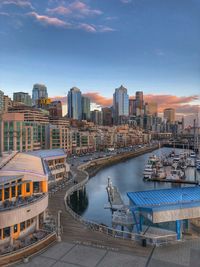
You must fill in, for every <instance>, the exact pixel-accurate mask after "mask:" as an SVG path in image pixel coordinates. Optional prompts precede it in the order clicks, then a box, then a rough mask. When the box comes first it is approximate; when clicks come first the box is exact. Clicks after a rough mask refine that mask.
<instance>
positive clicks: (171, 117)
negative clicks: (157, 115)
mask: <svg viewBox="0 0 200 267" xmlns="http://www.w3.org/2000/svg"><path fill="white" fill-rule="evenodd" d="M163 115H164V119H165V120H166V121H167V122H168V123H174V122H175V117H176V116H175V109H174V108H166V109H164V111H163Z"/></svg>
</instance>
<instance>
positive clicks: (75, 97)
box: [67, 87, 82, 120]
mask: <svg viewBox="0 0 200 267" xmlns="http://www.w3.org/2000/svg"><path fill="white" fill-rule="evenodd" d="M67 100H68V117H69V118H71V119H75V120H81V119H82V101H81V91H80V90H79V89H78V88H77V87H73V88H71V89H70V91H69V92H68V96H67Z"/></svg>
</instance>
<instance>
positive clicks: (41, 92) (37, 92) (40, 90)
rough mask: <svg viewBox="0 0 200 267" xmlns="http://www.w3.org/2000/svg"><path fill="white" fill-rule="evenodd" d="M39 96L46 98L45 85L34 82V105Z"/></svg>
mask: <svg viewBox="0 0 200 267" xmlns="http://www.w3.org/2000/svg"><path fill="white" fill-rule="evenodd" d="M40 98H48V93H47V87H46V86H45V85H44V84H38V83H37V84H34V85H33V90H32V103H33V105H34V106H35V105H36V104H37V100H38V99H40Z"/></svg>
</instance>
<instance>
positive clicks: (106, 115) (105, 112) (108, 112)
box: [102, 107, 113, 126]
mask: <svg viewBox="0 0 200 267" xmlns="http://www.w3.org/2000/svg"><path fill="white" fill-rule="evenodd" d="M102 116H103V125H104V126H111V125H112V124H113V118H112V109H111V108H108V107H106V108H102Z"/></svg>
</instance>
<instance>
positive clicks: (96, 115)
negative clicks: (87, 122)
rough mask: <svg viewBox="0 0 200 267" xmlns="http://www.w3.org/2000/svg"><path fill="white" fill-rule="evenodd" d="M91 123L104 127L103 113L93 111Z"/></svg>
mask: <svg viewBox="0 0 200 267" xmlns="http://www.w3.org/2000/svg"><path fill="white" fill-rule="evenodd" d="M91 121H92V122H94V124H97V125H102V124H103V116H102V111H100V110H96V109H95V110H93V111H91Z"/></svg>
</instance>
